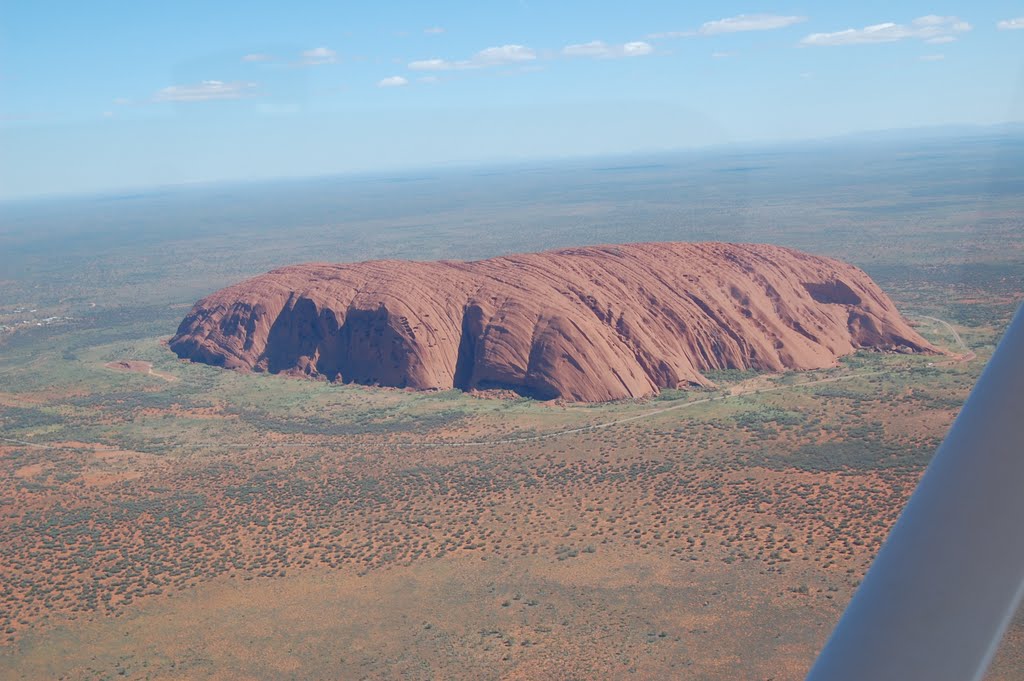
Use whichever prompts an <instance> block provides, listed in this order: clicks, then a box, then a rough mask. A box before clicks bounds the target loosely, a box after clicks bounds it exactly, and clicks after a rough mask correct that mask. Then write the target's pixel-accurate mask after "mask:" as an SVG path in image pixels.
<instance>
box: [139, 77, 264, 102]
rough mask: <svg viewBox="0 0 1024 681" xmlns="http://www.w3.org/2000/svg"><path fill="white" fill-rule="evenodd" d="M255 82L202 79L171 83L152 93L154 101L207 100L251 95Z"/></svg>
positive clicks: (239, 97)
mask: <svg viewBox="0 0 1024 681" xmlns="http://www.w3.org/2000/svg"><path fill="white" fill-rule="evenodd" d="M255 88H256V83H245V82H233V83H225V82H223V81H220V80H204V81H203V82H201V83H199V84H197V85H171V86H169V87H165V88H163V89H162V90H159V91H158V92H157V93H156V94H155V95H153V101H155V102H209V101H214V100H225V99H243V98H245V97H252V96H253V95H254V94H255V93H254V92H253V90H254V89H255Z"/></svg>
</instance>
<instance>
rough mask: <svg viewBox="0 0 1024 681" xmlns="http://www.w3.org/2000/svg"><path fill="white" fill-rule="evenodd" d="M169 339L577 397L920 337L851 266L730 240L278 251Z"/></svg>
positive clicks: (255, 363)
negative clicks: (289, 255)
mask: <svg viewBox="0 0 1024 681" xmlns="http://www.w3.org/2000/svg"><path fill="white" fill-rule="evenodd" d="M169 345H170V348H171V349H172V350H173V351H174V352H175V353H176V354H177V355H178V356H179V357H182V358H187V359H190V360H192V361H196V362H204V363H207V364H213V365H217V366H223V367H228V368H232V369H241V370H254V371H268V372H271V373H278V372H283V373H289V374H304V375H308V376H313V377H323V378H326V379H328V380H331V381H342V382H346V383H351V382H354V383H361V384H368V385H380V386H394V387H408V388H417V389H424V390H431V389H437V390H447V389H452V388H459V389H462V390H489V389H503V390H512V391H515V392H517V393H519V394H522V395H526V396H530V397H534V398H538V399H553V398H562V399H565V400H569V401H585V402H598V401H607V400H616V399H623V398H637V397H646V396H650V395H654V394H657V393H658V392H659V390H660V389H662V388H685V387H690V386H703V385H709V384H710V381H709V380H708V378H707V377H706V376H705V374H706V372H709V371H712V370H716V369H758V370H764V371H783V370H789V369H794V370H807V369H820V368H825V367H830V366H835V365H836V363H837V359H838V358H839V357H841V356H843V355H848V354H850V353H853V352H855V351H856V350H857V349H860V348H871V349H877V350H887V351H900V352H935V349H934V348H933V347H932V346H931V345H929V344H928V342H927V341H925V340H924V339H923V338H922V337H921V336H920V335H919V334H918V333H917V332H916V331H914V329H912V328H911V327H910V325H909V324H907V322H906V321H905V320H904V319H903V318H902V317H901V316H900V314H899V313H898V312H897V310H896V307H895V306H894V305H893V303H892V301H891V300H890V299H889V297H888V296H886V294H885V293H884V292H883V291H882V290H881V289H880V288H879V287H878V286H877V285H876V284H875V283H874V282H873V281H872V280H871V278H870V277H868V276H867V274H865V273H864V272H863V271H862V270H860V269H858V268H857V267H854V266H853V265H849V264H847V263H844V262H841V261H838V260H834V259H831V258H826V257H820V256H815V255H809V254H807V253H802V252H800V251H796V250H793V249H789V248H783V247H779V246H771V245H765V244H731V243H638V244H622V245H604V246H587V247H581V248H569V249H560V250H554V251H547V252H543V253H525V254H519V255H509V256H503V257H496V258H490V259H487V260H478V261H473V262H462V261H448V260H442V261H437V262H415V261H399V260H376V261H369V262H358V263H341V264H330V263H310V264H302V265H293V266H288V267H282V268H280V269H276V270H273V271H271V272H268V273H266V274H263V275H260V276H257V277H254V278H252V279H249V280H247V281H244V282H241V283H239V284H236V285H233V286H230V287H228V288H225V289H223V290H221V291H218V292H216V293H214V294H212V295H210V296H207V297H206V298H203V299H202V300H200V301H199V302H197V303H196V304H195V306H194V307H193V308H192V310H191V311H190V312H189V314H188V315H187V316H186V317H185V319H184V320H183V321H182V322H181V325H180V326H179V327H178V331H177V333H176V334H175V336H174V337H173V338H172V339H171V340H170V344H169Z"/></svg>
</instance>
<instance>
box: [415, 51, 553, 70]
mask: <svg viewBox="0 0 1024 681" xmlns="http://www.w3.org/2000/svg"><path fill="white" fill-rule="evenodd" d="M536 58H537V53H536V52H534V51H533V50H532V49H530V48H529V47H524V46H522V45H501V46H500V47H488V48H487V49H484V50H480V51H479V52H477V53H476V54H474V55H473V56H472V57H471V58H469V59H462V60H458V61H450V60H447V59H436V58H435V59H420V60H417V61H413V62H409V68H410V69H411V70H413V71H458V70H463V69H482V68H487V67H489V66H504V65H507V64H519V63H523V62H528V61H533V60H534V59H536Z"/></svg>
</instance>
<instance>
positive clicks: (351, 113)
mask: <svg viewBox="0 0 1024 681" xmlns="http://www.w3.org/2000/svg"><path fill="white" fill-rule="evenodd" d="M939 10H940V8H938V7H935V6H932V5H929V4H925V3H918V2H909V3H900V4H899V5H898V6H885V5H877V6H875V5H851V6H843V5H835V6H832V5H826V4H818V5H815V6H813V7H810V8H808V7H799V6H794V7H765V8H758V9H757V11H756V12H754V11H751V10H750V9H749V8H744V7H740V6H733V7H730V6H723V5H721V4H720V3H711V2H700V3H677V2H668V1H667V0H637V1H636V2H632V3H629V5H628V8H624V7H622V6H610V5H608V4H604V3H598V4H595V3H590V2H583V1H582V0H567V1H566V2H557V3H541V2H503V3H501V2H494V3H486V4H473V3H465V2H458V1H455V0H442V1H441V2H434V3H412V4H410V3H403V5H402V7H401V11H400V12H399V11H395V8H393V7H390V6H387V4H386V3H385V4H383V5H381V4H374V3H356V4H354V5H353V4H351V3H347V4H344V5H338V4H337V3H330V2H326V1H325V0H314V1H313V2H309V3H303V7H302V9H301V11H300V10H297V9H296V8H294V7H291V6H289V5H287V4H275V5H270V6H263V5H262V4H261V3H256V4H252V3H245V4H235V3H213V4H211V3H200V2H196V1H194V0H186V1H184V2H177V3H170V4H168V3H163V4H161V3H157V4H151V3H145V4H143V5H138V6H136V7H133V8H132V9H131V11H127V10H126V9H125V8H124V7H121V6H111V7H102V6H101V7H96V6H94V5H92V4H76V3H71V4H69V5H68V6H66V7H63V8H62V9H61V11H60V12H52V11H49V9H48V8H47V7H45V5H43V4H40V3H5V4H4V5H3V7H2V8H0V26H6V27H17V30H13V29H12V30H8V31H6V32H5V33H4V34H3V39H2V40H0V199H11V198H19V197H28V196H41V195H56V194H68V193H88V192H98V191H112V190H121V189H126V188H133V187H134V188H138V187H151V186H159V185H173V184H185V183H195V182H210V181H224V180H231V181H245V180H254V179H269V178H275V177H309V176H317V175H324V174H336V173H352V172H366V171H381V170H388V171H395V170H408V169H410V168H426V167H434V166H437V165H448V164H453V163H481V162H498V161H522V160H536V159H557V158H570V157H579V156H593V155H601V154H618V153H636V152H645V153H647V152H655V151H665V150H673V149H689V148H698V147H706V146H709V145H718V144H733V143H749V142H752V141H757V142H780V141H793V140H800V139H812V138H822V137H830V136H837V135H847V134H851V133H857V132H862V131H865V130H886V129H906V128H918V127H930V126H946V125H953V124H955V125H993V124H1000V123H1006V122H1012V121H1020V120H1022V119H1024V114H1022V106H1024V99H1022V95H1021V87H1020V72H1021V66H1022V63H1021V59H1020V58H1019V56H1014V55H1020V54H1021V51H1020V41H1021V39H1022V37H1024V30H1020V29H1021V28H1022V27H1024V17H1022V16H1021V12H1022V10H1021V8H1020V6H1014V5H1011V4H1004V3H984V4H977V3H975V4H970V3H963V4H962V6H961V7H960V8H954V7H950V6H948V5H947V6H944V7H942V8H941V11H939ZM43 45H45V49H41V47H40V46H43Z"/></svg>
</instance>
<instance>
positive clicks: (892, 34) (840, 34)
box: [800, 14, 971, 46]
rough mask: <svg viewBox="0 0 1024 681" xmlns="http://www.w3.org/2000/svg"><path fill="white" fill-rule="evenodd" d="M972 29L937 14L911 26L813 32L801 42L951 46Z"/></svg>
mask: <svg viewBox="0 0 1024 681" xmlns="http://www.w3.org/2000/svg"><path fill="white" fill-rule="evenodd" d="M970 30H971V25H970V24H969V23H967V22H966V21H962V20H961V19H959V18H957V17H940V16H936V15H934V14H929V15H927V16H923V17H918V18H917V19H914V20H913V21H912V22H910V23H909V24H894V23H892V22H887V23H884V24H874V25H873V26H866V27H864V28H848V29H846V30H845V31H836V32H834V33H812V34H811V35H809V36H807V37H805V38H804V39H803V40H801V41H800V44H801V45H815V46H834V45H866V44H872V43H892V42H896V41H898V40H907V39H918V40H923V41H925V42H927V43H931V44H941V43H948V42H952V41H954V40H956V35H957V34H960V33H966V32H967V31H970Z"/></svg>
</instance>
